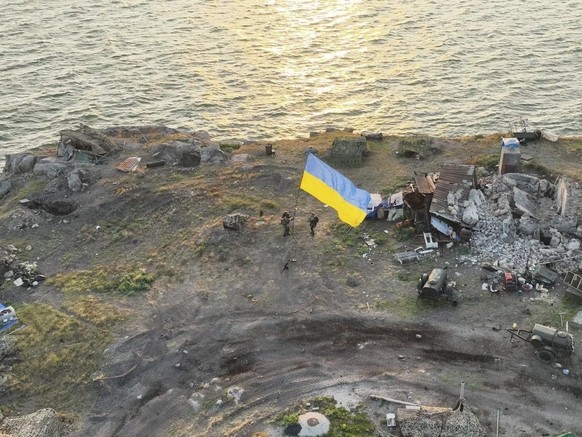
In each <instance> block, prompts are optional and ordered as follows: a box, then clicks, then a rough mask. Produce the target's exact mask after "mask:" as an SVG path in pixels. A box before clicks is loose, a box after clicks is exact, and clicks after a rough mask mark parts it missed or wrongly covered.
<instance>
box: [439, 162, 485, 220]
mask: <svg viewBox="0 0 582 437" xmlns="http://www.w3.org/2000/svg"><path fill="white" fill-rule="evenodd" d="M465 182H466V183H465ZM467 183H469V186H468V185H467ZM476 184H477V179H476V176H475V166H474V165H460V164H446V165H444V166H443V167H442V169H441V171H440V175H439V178H438V180H437V182H436V187H435V190H434V194H433V197H432V202H431V204H430V210H429V211H430V212H433V211H439V210H444V211H447V195H448V194H449V193H450V192H453V193H454V192H456V191H457V190H458V189H460V188H462V189H463V195H462V197H461V200H467V198H468V195H469V190H470V189H471V188H475V186H476Z"/></svg>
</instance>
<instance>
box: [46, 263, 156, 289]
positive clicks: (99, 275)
mask: <svg viewBox="0 0 582 437" xmlns="http://www.w3.org/2000/svg"><path fill="white" fill-rule="evenodd" d="M155 279H156V278H155V275H153V274H150V273H147V272H146V270H145V269H143V268H135V269H130V270H120V269H116V268H111V267H109V266H101V267H97V268H94V269H92V270H78V271H72V272H67V273H60V274H58V275H56V276H54V277H53V278H50V279H49V280H48V283H49V284H54V285H56V286H57V287H59V288H61V289H62V290H63V291H64V292H65V293H91V292H92V293H119V294H123V295H126V296H132V295H135V294H137V293H139V292H141V291H145V290H149V288H150V287H151V284H152V283H153V282H154V281H155Z"/></svg>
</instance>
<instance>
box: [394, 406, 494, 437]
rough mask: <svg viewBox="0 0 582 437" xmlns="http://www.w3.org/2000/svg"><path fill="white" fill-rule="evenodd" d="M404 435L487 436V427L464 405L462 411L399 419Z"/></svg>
mask: <svg viewBox="0 0 582 437" xmlns="http://www.w3.org/2000/svg"><path fill="white" fill-rule="evenodd" d="M399 425H400V432H401V433H402V436H403V437H486V436H487V433H486V431H485V429H484V428H483V427H482V426H481V424H480V423H479V420H478V419H477V417H476V416H475V415H474V414H473V413H472V412H471V411H470V409H469V408H467V406H466V405H464V406H463V409H462V411H461V410H456V411H451V412H447V413H440V414H432V415H426V414H423V413H422V412H420V413H419V415H418V416H415V417H407V418H403V419H400V420H399Z"/></svg>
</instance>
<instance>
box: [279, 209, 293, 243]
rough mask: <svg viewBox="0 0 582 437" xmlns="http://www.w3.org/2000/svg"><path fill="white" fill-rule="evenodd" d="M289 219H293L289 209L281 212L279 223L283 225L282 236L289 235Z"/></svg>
mask: <svg viewBox="0 0 582 437" xmlns="http://www.w3.org/2000/svg"><path fill="white" fill-rule="evenodd" d="M291 220H293V217H291V214H289V211H285V212H284V213H283V215H282V216H281V224H282V225H283V228H284V230H283V237H286V236H287V235H291Z"/></svg>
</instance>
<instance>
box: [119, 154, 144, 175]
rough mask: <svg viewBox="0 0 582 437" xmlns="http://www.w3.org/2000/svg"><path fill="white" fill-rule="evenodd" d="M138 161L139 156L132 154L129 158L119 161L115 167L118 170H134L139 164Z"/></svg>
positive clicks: (139, 159) (127, 171)
mask: <svg viewBox="0 0 582 437" xmlns="http://www.w3.org/2000/svg"><path fill="white" fill-rule="evenodd" d="M140 161H141V158H138V157H137V156H132V157H131V158H127V159H126V160H125V161H123V162H122V163H120V164H119V165H118V166H117V167H116V168H117V170H119V171H123V172H125V173H129V172H130V171H135V170H136V169H137V166H138V165H139V162H140Z"/></svg>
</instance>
